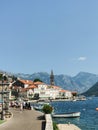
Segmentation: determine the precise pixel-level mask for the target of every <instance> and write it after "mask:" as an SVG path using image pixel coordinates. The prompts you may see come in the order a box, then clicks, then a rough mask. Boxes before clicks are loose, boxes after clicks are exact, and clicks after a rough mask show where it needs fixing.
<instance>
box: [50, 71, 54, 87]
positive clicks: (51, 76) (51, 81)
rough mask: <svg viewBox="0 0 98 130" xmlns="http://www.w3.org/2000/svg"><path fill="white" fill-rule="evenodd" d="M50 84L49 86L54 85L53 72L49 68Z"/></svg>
mask: <svg viewBox="0 0 98 130" xmlns="http://www.w3.org/2000/svg"><path fill="white" fill-rule="evenodd" d="M50 85H51V86H53V85H54V74H53V70H51V74H50Z"/></svg>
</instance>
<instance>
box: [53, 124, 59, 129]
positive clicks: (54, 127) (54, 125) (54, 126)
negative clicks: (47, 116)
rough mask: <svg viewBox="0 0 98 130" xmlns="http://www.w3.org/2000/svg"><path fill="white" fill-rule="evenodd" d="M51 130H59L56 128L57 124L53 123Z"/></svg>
mask: <svg viewBox="0 0 98 130" xmlns="http://www.w3.org/2000/svg"><path fill="white" fill-rule="evenodd" d="M53 130H59V128H58V127H57V124H56V123H55V122H53Z"/></svg>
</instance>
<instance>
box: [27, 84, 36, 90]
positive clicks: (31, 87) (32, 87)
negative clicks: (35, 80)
mask: <svg viewBox="0 0 98 130" xmlns="http://www.w3.org/2000/svg"><path fill="white" fill-rule="evenodd" d="M34 88H37V87H36V86H35V85H30V86H29V87H27V88H26V89H34Z"/></svg>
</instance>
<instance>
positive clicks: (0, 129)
mask: <svg viewBox="0 0 98 130" xmlns="http://www.w3.org/2000/svg"><path fill="white" fill-rule="evenodd" d="M11 112H12V113H13V116H12V118H11V119H9V120H8V121H7V122H5V123H3V124H1V125H0V130H45V128H44V127H45V120H44V119H41V118H40V117H41V116H42V115H43V114H42V113H41V112H39V111H35V110H23V111H20V109H16V108H13V109H12V110H11Z"/></svg>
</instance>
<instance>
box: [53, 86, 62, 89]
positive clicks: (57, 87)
mask: <svg viewBox="0 0 98 130" xmlns="http://www.w3.org/2000/svg"><path fill="white" fill-rule="evenodd" d="M52 87H53V88H54V89H61V88H60V87H59V86H52Z"/></svg>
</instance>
